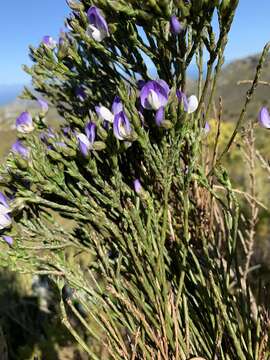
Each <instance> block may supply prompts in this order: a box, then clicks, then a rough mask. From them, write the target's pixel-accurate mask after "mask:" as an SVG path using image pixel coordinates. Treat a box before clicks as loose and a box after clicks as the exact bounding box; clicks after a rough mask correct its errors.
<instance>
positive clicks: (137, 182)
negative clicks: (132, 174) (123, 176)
mask: <svg viewBox="0 0 270 360" xmlns="http://www.w3.org/2000/svg"><path fill="white" fill-rule="evenodd" d="M133 186H134V190H135V192H136V193H137V194H140V192H141V191H142V184H141V182H140V180H139V179H135V180H134V181H133Z"/></svg>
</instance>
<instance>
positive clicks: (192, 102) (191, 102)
mask: <svg viewBox="0 0 270 360" xmlns="http://www.w3.org/2000/svg"><path fill="white" fill-rule="evenodd" d="M176 96H177V97H178V100H179V101H180V102H182V101H183V104H184V110H185V111H186V112H187V113H188V114H192V113H193V112H194V111H196V110H197V108H198V105H199V102H198V99H197V97H196V96H195V95H191V96H190V97H189V98H187V96H186V94H185V93H183V92H182V91H181V90H176Z"/></svg>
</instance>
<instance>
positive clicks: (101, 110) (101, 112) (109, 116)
mask: <svg viewBox="0 0 270 360" xmlns="http://www.w3.org/2000/svg"><path fill="white" fill-rule="evenodd" d="M95 110H96V113H97V114H98V116H99V117H101V118H102V119H104V120H106V121H109V122H111V123H113V120H114V115H113V113H112V112H111V111H110V110H109V109H108V108H106V107H105V106H103V105H101V106H96V107H95Z"/></svg>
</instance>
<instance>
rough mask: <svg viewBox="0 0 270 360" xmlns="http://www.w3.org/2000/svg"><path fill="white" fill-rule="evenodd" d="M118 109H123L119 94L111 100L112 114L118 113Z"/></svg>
mask: <svg viewBox="0 0 270 360" xmlns="http://www.w3.org/2000/svg"><path fill="white" fill-rule="evenodd" d="M120 111H123V104H122V102H121V99H120V97H119V96H116V97H115V98H114V100H113V104H112V112H113V114H114V115H116V114H118V113H120Z"/></svg>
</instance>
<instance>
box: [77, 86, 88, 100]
mask: <svg viewBox="0 0 270 360" xmlns="http://www.w3.org/2000/svg"><path fill="white" fill-rule="evenodd" d="M75 94H76V96H77V98H78V99H79V100H80V101H84V100H85V99H86V92H85V89H84V87H83V86H82V85H79V86H78V87H77V88H76V90H75Z"/></svg>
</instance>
